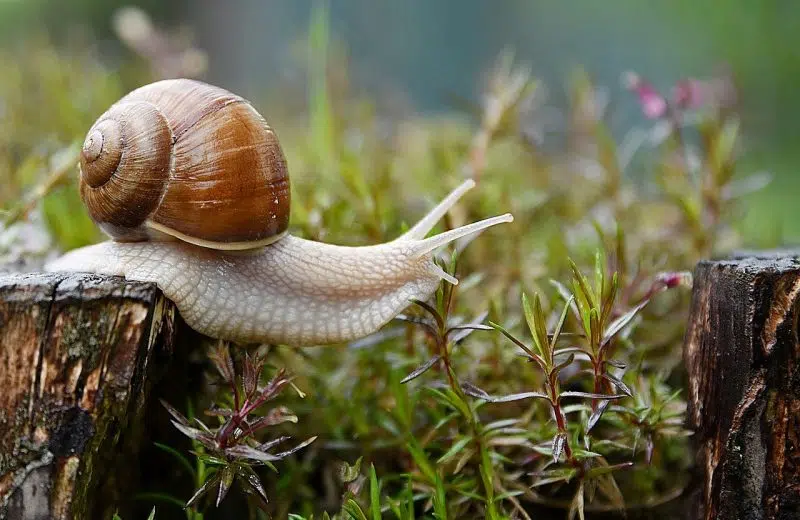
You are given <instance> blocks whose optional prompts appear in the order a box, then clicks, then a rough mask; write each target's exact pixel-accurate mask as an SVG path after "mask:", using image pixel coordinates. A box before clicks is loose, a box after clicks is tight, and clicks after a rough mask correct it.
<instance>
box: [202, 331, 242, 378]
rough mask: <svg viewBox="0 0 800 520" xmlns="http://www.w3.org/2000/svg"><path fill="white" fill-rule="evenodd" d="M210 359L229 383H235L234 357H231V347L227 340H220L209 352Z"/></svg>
mask: <svg viewBox="0 0 800 520" xmlns="http://www.w3.org/2000/svg"><path fill="white" fill-rule="evenodd" d="M208 357H209V359H211V362H212V363H213V364H214V367H215V368H216V369H217V372H219V375H220V376H221V377H222V379H223V381H225V382H226V383H228V384H233V383H234V382H235V380H236V371H235V370H234V368H233V359H231V353H230V348H229V346H228V342H227V341H222V340H220V341H219V342H218V343H217V345H216V347H214V348H213V349H212V350H211V352H210V353H209V354H208Z"/></svg>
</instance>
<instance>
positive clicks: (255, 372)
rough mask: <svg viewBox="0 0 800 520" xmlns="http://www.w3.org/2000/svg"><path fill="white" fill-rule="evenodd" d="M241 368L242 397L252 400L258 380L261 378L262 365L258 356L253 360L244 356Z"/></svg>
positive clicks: (248, 355)
mask: <svg viewBox="0 0 800 520" xmlns="http://www.w3.org/2000/svg"><path fill="white" fill-rule="evenodd" d="M243 365H244V366H243V367H242V385H243V386H244V395H245V397H246V399H252V398H253V396H255V394H256V390H258V380H259V377H260V376H261V369H262V368H263V366H264V364H263V362H261V361H260V359H259V356H256V358H255V359H253V358H251V357H250V354H246V355H245V358H244V363H243Z"/></svg>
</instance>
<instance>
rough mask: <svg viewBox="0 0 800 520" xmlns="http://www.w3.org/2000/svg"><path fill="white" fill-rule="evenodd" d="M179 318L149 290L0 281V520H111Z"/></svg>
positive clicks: (77, 279) (61, 279)
mask: <svg viewBox="0 0 800 520" xmlns="http://www.w3.org/2000/svg"><path fill="white" fill-rule="evenodd" d="M175 317H176V312H175V309H174V307H173V305H172V303H171V302H169V301H168V300H166V299H165V298H164V297H163V296H162V295H161V293H160V291H158V289H157V288H156V287H155V286H154V285H153V284H146V283H132V282H127V281H125V280H122V279H120V278H108V277H98V276H91V275H65V274H30V275H0V518H9V519H44V518H56V519H67V518H81V519H84V518H110V517H111V514H112V513H113V508H114V507H115V504H116V503H118V501H119V499H120V496H121V495H122V494H124V493H126V491H127V490H128V489H129V487H128V486H130V485H132V482H133V481H134V479H133V478H132V477H133V476H134V475H133V474H134V473H136V471H135V468H136V467H138V464H136V463H135V462H132V460H133V459H131V457H135V455H136V453H137V451H138V449H139V447H140V446H139V444H140V441H139V440H137V435H139V434H140V433H141V430H142V423H143V422H144V421H143V415H144V412H145V409H146V404H147V399H148V395H149V393H150V392H149V390H150V388H151V387H152V385H153V384H154V383H155V381H156V380H157V379H158V378H159V377H160V376H162V375H163V373H164V370H165V368H166V367H167V365H168V361H169V359H170V358H171V355H172V347H173V340H174V336H175Z"/></svg>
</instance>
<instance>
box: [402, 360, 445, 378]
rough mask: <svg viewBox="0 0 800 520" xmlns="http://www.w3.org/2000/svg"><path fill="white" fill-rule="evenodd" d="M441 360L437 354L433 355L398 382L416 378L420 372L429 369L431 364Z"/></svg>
mask: <svg viewBox="0 0 800 520" xmlns="http://www.w3.org/2000/svg"><path fill="white" fill-rule="evenodd" d="M441 360H442V356H440V355H439V354H437V355H435V356H433V357H432V358H430V359H429V360H428V361H426V362H425V363H424V364H423V365H422V366H419V367H417V368H416V369H415V370H414V371H413V372H411V373H410V374H408V375H407V376H406V377H404V378H403V379H402V380H400V384H405V383H408V382H409V381H411V380H412V379H416V378H418V377H419V376H421V375H422V374H424V373H425V372H427V371H428V370H430V369H431V367H433V365H435V364H436V363H438V362H439V361H441Z"/></svg>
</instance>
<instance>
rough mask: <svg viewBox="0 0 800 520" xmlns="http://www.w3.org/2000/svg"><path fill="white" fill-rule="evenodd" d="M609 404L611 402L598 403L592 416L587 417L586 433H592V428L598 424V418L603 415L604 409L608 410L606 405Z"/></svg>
mask: <svg viewBox="0 0 800 520" xmlns="http://www.w3.org/2000/svg"><path fill="white" fill-rule="evenodd" d="M610 403H611V401H608V400H603V401H600V403H599V404H598V405H597V408H596V409H595V411H594V412H592V415H590V416H589V420H588V421H587V422H586V433H589V432H590V431H592V428H594V427H595V425H597V423H598V422H600V418H601V417H602V416H603V413H605V411H606V409H608V405H609V404H610Z"/></svg>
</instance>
